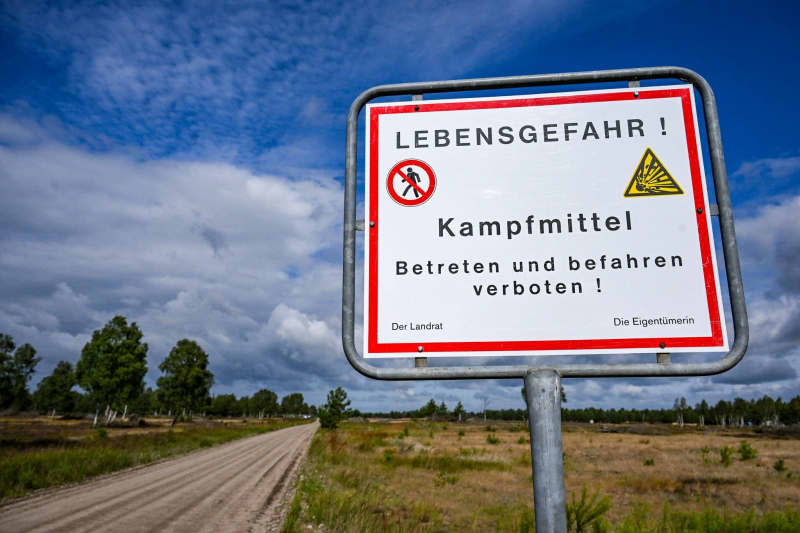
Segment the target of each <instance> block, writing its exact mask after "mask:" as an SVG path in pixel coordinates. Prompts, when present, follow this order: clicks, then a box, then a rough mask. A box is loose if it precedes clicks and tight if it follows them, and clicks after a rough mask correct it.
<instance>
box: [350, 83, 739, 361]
mask: <svg viewBox="0 0 800 533" xmlns="http://www.w3.org/2000/svg"><path fill="white" fill-rule="evenodd" d="M366 135H367V137H366V139H367V142H366V147H367V148H366V213H367V220H368V221H369V225H368V227H367V232H368V233H367V238H366V239H365V275H366V279H365V281H366V283H365V291H364V292H365V313H364V315H365V339H364V354H365V356H366V357H403V356H413V355H417V356H418V355H419V352H420V351H424V353H425V355H426V356H428V357H431V356H453V355H457V356H467V355H481V356H484V355H531V354H564V353H574V354H580V353H642V352H664V351H669V352H698V351H727V350H728V345H727V344H728V341H727V334H726V330H725V320H724V315H723V311H722V302H721V296H720V288H719V278H718V273H717V261H716V257H715V252H714V245H713V241H712V234H711V224H710V218H709V209H708V206H709V203H708V196H707V192H706V177H705V172H704V169H703V160H702V157H701V153H702V152H701V150H700V145H699V135H698V126H697V116H696V113H695V102H694V93H693V90H692V86H691V85H676V86H661V87H654V88H636V89H635V90H634V89H613V90H598V91H582V92H575V93H559V94H547V95H532V96H513V97H500V98H483V99H475V98H470V99H455V100H431V101H427V102H423V101H416V102H413V103H408V102H400V103H373V104H369V105H368V106H367V116H366Z"/></svg>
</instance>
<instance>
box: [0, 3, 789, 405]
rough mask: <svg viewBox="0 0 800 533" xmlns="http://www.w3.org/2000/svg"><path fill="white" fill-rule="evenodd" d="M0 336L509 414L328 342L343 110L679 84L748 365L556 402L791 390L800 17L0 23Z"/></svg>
mask: <svg viewBox="0 0 800 533" xmlns="http://www.w3.org/2000/svg"><path fill="white" fill-rule="evenodd" d="M0 9H1V10H0V47H2V52H3V53H2V54H0V78H1V79H2V83H0V184H2V187H3V194H2V195H0V213H2V215H0V216H2V223H1V224H0V331H3V332H6V333H9V334H11V335H13V336H14V338H15V340H16V341H17V342H18V343H23V342H30V343H32V344H33V345H34V346H35V347H36V348H37V349H38V350H39V353H40V355H41V356H42V357H43V361H42V363H41V365H40V373H39V374H38V375H37V377H36V378H35V380H34V381H38V379H40V378H41V377H42V375H46V374H47V373H49V372H50V371H51V370H52V368H53V367H54V366H55V364H56V363H57V362H58V361H59V360H61V359H64V360H68V361H72V362H74V361H76V360H77V358H78V357H79V355H80V350H81V348H82V346H83V344H84V343H85V342H86V341H87V340H88V338H89V337H90V335H91V332H92V331H93V330H94V329H97V328H99V327H101V326H102V325H103V324H104V323H105V322H107V321H108V320H109V319H110V318H111V317H113V316H114V314H117V313H122V314H125V315H126V316H127V317H128V318H129V319H131V320H135V321H136V322H138V323H139V325H140V326H141V327H142V329H143V331H144V333H145V337H146V341H147V342H148V343H149V345H150V352H149V367H150V372H149V374H148V378H147V379H148V381H149V382H151V383H152V382H154V380H155V379H156V378H157V376H158V371H157V366H158V364H159V363H160V362H161V360H162V359H163V357H165V356H166V354H167V353H168V351H169V349H170V348H171V346H173V345H174V343H175V342H176V341H177V340H178V339H180V338H183V337H189V338H192V339H195V340H197V341H198V342H200V344H201V345H203V346H204V348H205V349H206V350H207V351H208V352H209V354H210V355H211V360H212V370H214V372H215V374H216V376H217V385H216V386H215V389H214V392H215V393H225V392H235V393H236V394H250V393H252V392H254V391H255V390H258V389H259V388H262V387H268V388H270V389H273V390H275V391H277V392H279V393H280V394H285V393H288V392H292V391H295V390H299V391H302V392H303V393H304V394H305V395H306V397H307V398H308V399H309V400H310V401H311V402H313V403H318V402H320V401H322V400H323V398H324V395H325V393H326V392H327V390H328V389H330V388H332V387H334V386H337V385H342V386H344V387H346V388H348V390H349V391H351V396H352V397H353V398H354V399H355V402H354V404H355V406H356V407H358V408H360V409H362V410H379V409H393V408H396V409H406V408H411V407H416V406H418V405H420V404H421V403H423V402H424V401H426V400H427V399H428V398H429V397H431V396H433V397H436V398H437V400H444V401H446V402H447V403H448V404H451V403H455V402H456V401H458V400H462V401H463V402H464V404H465V405H466V406H467V408H471V409H477V408H478V407H479V405H480V401H479V400H478V399H477V396H479V395H482V394H484V393H486V394H488V395H489V396H490V398H491V403H490V405H491V406H495V407H520V406H521V401H520V396H519V386H520V384H519V383H517V382H516V381H513V380H512V381H488V382H487V381H482V382H477V381H476V382H459V383H448V384H444V383H414V382H406V383H386V382H375V381H368V380H366V379H364V378H362V377H360V376H357V375H356V374H355V372H354V371H353V370H352V369H350V367H349V365H347V363H346V361H345V360H344V357H343V355H342V354H341V347H340V340H339V338H340V328H341V325H340V316H339V314H340V291H341V252H340V247H341V204H342V175H343V172H344V158H343V154H344V133H345V115H346V112H347V109H348V107H349V105H350V102H352V100H353V99H354V98H355V97H356V96H357V95H358V94H359V93H360V92H361V91H363V90H364V89H366V88H368V87H370V86H372V85H377V84H382V83H398V82H407V81H425V80H437V79H453V78H471V77H486V76H506V75H519V74H536V73H548V72H567V71H580V70H595V69H605V68H624V67H638V66H655V65H680V66H686V67H689V68H691V69H693V70H695V71H697V72H699V73H700V74H702V75H703V76H704V77H705V78H706V79H707V80H708V81H709V82H710V83H711V85H712V87H713V88H714V90H715V93H716V96H717V102H718V106H719V114H720V119H721V125H722V135H723V141H724V146H725V155H726V159H727V167H728V173H729V175H730V179H731V186H732V197H733V202H734V206H735V208H736V223H737V232H738V236H739V240H740V251H741V253H742V266H743V270H744V282H745V288H746V290H747V297H748V307H749V312H750V318H751V338H752V341H751V349H750V351H749V352H748V355H747V356H746V358H745V361H744V362H743V363H742V364H741V365H740V367H739V368H737V369H736V370H734V371H732V372H731V373H729V374H724V375H722V376H717V377H711V378H693V379H682V380H669V379H649V380H644V379H638V380H606V381H603V380H582V381H567V382H566V387H567V390H568V395H569V404H570V405H571V406H582V405H601V406H605V407H611V406H616V407H620V406H627V407H631V406H639V407H645V406H647V407H658V406H667V405H671V403H672V400H673V399H674V398H675V397H676V396H686V397H687V399H689V401H690V402H695V401H699V400H700V399H701V398H706V399H708V400H709V401H716V400H717V399H719V398H726V397H732V396H735V395H740V396H744V397H754V396H759V395H761V394H764V393H769V394H771V395H773V396H777V395H782V396H783V397H784V398H787V397H789V396H794V395H796V394H798V393H799V392H800V387H798V385H799V384H800V381H798V377H797V370H798V368H800V351H799V350H798V349H796V348H795V346H797V344H798V341H800V267H798V266H797V265H798V264H800V263H798V261H797V259H798V257H800V229H798V228H800V225H798V224H797V223H796V220H795V218H796V216H795V213H796V212H797V211H798V209H800V186H798V184H800V181H799V180H798V177H799V176H800V146H799V145H798V142H797V137H796V125H797V124H798V122H799V121H800V120H799V119H800V116H799V115H800V112H798V106H797V105H796V104H795V102H794V93H795V92H796V87H797V82H798V71H797V68H796V67H797V65H798V63H800V61H798V59H800V58H798V48H797V46H796V34H797V26H798V22H800V17H799V16H798V14H797V9H796V7H794V6H793V5H792V3H790V2H785V3H779V2H775V3H763V4H760V5H758V6H756V5H754V4H752V3H735V2H725V3H722V2H720V3H706V4H702V5H700V3H697V2H651V3H643V2H629V3H625V2H536V3H530V2H502V3H489V2H483V3H481V2H408V3H391V2H352V3H342V4H340V5H337V4H334V3H330V2H305V3H299V2H294V3H289V2H285V3H284V2H281V3H279V2H271V3H257V2H239V3H237V2H231V3H226V4H225V5H224V6H223V5H222V3H219V2H200V1H198V2H186V3H183V4H181V3H167V2H162V3H148V2H142V3H137V5H136V7H131V6H130V3H127V2H97V3H95V2H64V3H57V2H53V3H39V2H33V1H25V2H13V1H11V2H4V4H3V7H2V8H0Z"/></svg>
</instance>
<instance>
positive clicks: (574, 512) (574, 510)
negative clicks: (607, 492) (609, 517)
mask: <svg viewBox="0 0 800 533" xmlns="http://www.w3.org/2000/svg"><path fill="white" fill-rule="evenodd" d="M566 506H567V530H568V531H570V533H573V532H574V533H582V532H584V531H589V529H588V527H589V526H594V525H595V524H597V527H593V530H595V531H597V530H598V527H602V526H601V524H602V522H601V521H600V520H601V518H602V516H603V515H604V514H606V513H607V512H608V510H609V509H611V498H609V497H608V496H603V497H600V493H599V492H595V493H594V494H592V495H591V496H589V495H588V492H587V490H586V487H583V488H582V489H581V499H580V500H576V499H575V493H574V492H573V493H572V501H571V502H568V503H567V504H566Z"/></svg>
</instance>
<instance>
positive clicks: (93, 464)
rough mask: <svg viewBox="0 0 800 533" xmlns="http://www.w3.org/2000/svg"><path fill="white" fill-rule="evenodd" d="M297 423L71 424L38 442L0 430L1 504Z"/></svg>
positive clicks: (10, 427)
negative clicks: (169, 426)
mask: <svg viewBox="0 0 800 533" xmlns="http://www.w3.org/2000/svg"><path fill="white" fill-rule="evenodd" d="M2 422H3V421H0V424H2ZM296 423H297V422H296V421H277V420H276V421H270V422H268V423H263V424H238V423H237V424H221V423H205V424H197V423H195V424H180V425H178V426H176V427H175V428H174V429H170V430H166V428H164V427H161V426H156V427H150V428H147V429H146V430H145V429H142V428H130V431H129V432H128V433H126V432H125V431H121V430H120V429H118V428H110V429H107V428H98V429H96V430H94V431H92V430H91V428H86V427H83V425H81V424H73V425H71V426H65V427H66V429H62V430H61V432H59V433H57V434H49V435H48V434H47V429H48V428H45V429H44V430H43V431H40V432H39V436H37V432H36V431H35V430H33V429H32V428H31V427H25V425H24V424H18V423H16V422H15V423H11V424H2V426H0V429H2V430H3V432H2V441H0V502H1V503H5V502H6V501H8V500H10V499H14V498H19V497H22V496H25V495H26V494H28V493H30V492H31V491H34V490H38V489H44V488H49V487H54V486H58V485H64V484H70V483H79V482H82V481H85V480H87V479H89V478H92V477H95V476H98V475H101V474H107V473H110V472H115V471H118V470H122V469H125V468H130V467H133V466H138V465H143V464H147V463H151V462H154V461H158V460H161V459H165V458H167V457H172V456H176V455H181V454H184V453H187V452H191V451H193V450H197V449H200V448H208V447H210V446H214V445H217V444H222V443H225V442H229V441H232V440H235V439H241V438H243V437H249V436H253V435H258V434H261V433H266V432H269V431H274V430H276V429H281V428H284V427H288V426H291V425H295V424H296ZM29 425H35V423H32V424H29ZM17 426H21V427H17ZM15 429H16V430H18V431H15ZM42 435H45V436H42Z"/></svg>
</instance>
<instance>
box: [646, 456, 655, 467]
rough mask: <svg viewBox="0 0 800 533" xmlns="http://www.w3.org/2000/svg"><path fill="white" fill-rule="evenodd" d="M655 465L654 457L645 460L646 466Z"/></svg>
mask: <svg viewBox="0 0 800 533" xmlns="http://www.w3.org/2000/svg"><path fill="white" fill-rule="evenodd" d="M654 464H656V461H655V459H653V458H652V457H650V458H648V459H645V460H644V466H653V465H654Z"/></svg>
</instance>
